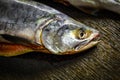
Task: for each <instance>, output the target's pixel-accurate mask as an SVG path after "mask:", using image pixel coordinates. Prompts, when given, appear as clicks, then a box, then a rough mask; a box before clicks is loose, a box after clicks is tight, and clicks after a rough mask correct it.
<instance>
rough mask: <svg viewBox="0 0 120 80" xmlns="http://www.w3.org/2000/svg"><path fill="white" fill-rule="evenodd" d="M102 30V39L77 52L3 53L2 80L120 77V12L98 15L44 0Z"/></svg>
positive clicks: (119, 79) (106, 79)
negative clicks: (10, 55)
mask: <svg viewBox="0 0 120 80" xmlns="http://www.w3.org/2000/svg"><path fill="white" fill-rule="evenodd" d="M39 2H42V3H44V4H47V5H49V6H51V7H54V8H56V9H58V10H60V11H61V12H63V13H65V14H67V15H69V16H70V17H72V18H74V19H76V20H78V21H80V22H82V23H84V24H86V25H88V26H91V27H93V28H95V29H97V30H99V31H100V34H101V42H100V43H99V44H98V45H97V46H96V47H94V48H91V49H89V50H87V51H84V52H82V53H79V54H75V55H66V56H56V55H49V54H44V53H37V52H33V53H27V54H24V55H20V56H16V57H10V58H6V57H0V80H80V79H81V80H120V15H118V14H116V13H113V12H110V11H101V12H98V14H97V16H92V15H88V14H86V13H83V12H81V11H80V10H78V9H76V8H74V7H72V6H69V7H66V6H64V5H62V4H59V3H55V2H52V1H51V0H40V1H39Z"/></svg>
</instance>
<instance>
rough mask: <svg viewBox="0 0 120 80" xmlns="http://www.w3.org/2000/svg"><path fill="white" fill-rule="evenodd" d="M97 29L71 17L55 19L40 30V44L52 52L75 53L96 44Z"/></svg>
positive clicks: (58, 53)
mask: <svg viewBox="0 0 120 80" xmlns="http://www.w3.org/2000/svg"><path fill="white" fill-rule="evenodd" d="M98 35H99V31H97V30H95V29H93V28H91V27H88V26H86V25H84V24H82V23H80V22H78V21H75V20H73V19H67V20H64V21H63V20H55V21H52V22H51V23H50V24H48V25H47V26H46V27H45V28H44V29H43V31H42V44H43V45H44V46H45V47H46V48H47V49H48V50H49V51H51V52H52V53H53V54H57V55H66V54H75V53H79V52H81V51H84V50H87V49H89V48H91V47H93V46H95V45H96V44H98V42H99V41H98V40H95V39H96V38H97V37H98Z"/></svg>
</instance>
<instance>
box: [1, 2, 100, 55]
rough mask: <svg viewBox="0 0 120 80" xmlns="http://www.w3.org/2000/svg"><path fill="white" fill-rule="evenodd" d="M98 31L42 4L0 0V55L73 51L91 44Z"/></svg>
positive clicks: (84, 48) (65, 52)
mask: <svg viewBox="0 0 120 80" xmlns="http://www.w3.org/2000/svg"><path fill="white" fill-rule="evenodd" d="M98 35H99V31H97V30H95V29H93V28H90V27H88V26H86V25H84V24H82V23H80V22H78V21H76V20H74V19H72V18H70V17H68V16H67V15H65V14H63V13H61V12H59V11H57V10H55V9H53V8H51V7H48V6H46V5H44V4H41V3H37V2H33V1H22V0H1V1H0V56H7V57H8V56H16V55H20V54H23V53H26V52H31V51H38V52H45V53H50V54H57V55H65V54H75V53H78V52H81V51H84V50H86V49H89V48H91V47H93V46H95V45H96V44H97V43H98V41H93V39H94V38H96V37H97V36H98ZM13 50H14V51H13ZM20 50H21V51H20Z"/></svg>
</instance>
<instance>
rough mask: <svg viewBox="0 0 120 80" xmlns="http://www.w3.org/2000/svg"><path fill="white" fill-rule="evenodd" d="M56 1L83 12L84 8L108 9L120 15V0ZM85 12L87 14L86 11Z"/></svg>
mask: <svg viewBox="0 0 120 80" xmlns="http://www.w3.org/2000/svg"><path fill="white" fill-rule="evenodd" d="M55 1H57V2H60V3H63V4H65V5H68V4H71V5H73V6H75V7H77V8H78V9H80V10H83V9H82V8H94V9H107V10H110V11H113V12H116V13H118V14H120V0H55ZM83 11H84V12H87V11H85V10H83ZM95 11H96V10H95ZM91 12H92V11H91ZM93 12H94V11H93ZM88 13H89V10H88ZM90 14H92V13H90Z"/></svg>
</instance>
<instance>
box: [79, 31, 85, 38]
mask: <svg viewBox="0 0 120 80" xmlns="http://www.w3.org/2000/svg"><path fill="white" fill-rule="evenodd" d="M78 38H79V39H84V38H85V32H84V31H83V30H80V31H79V34H78Z"/></svg>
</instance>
